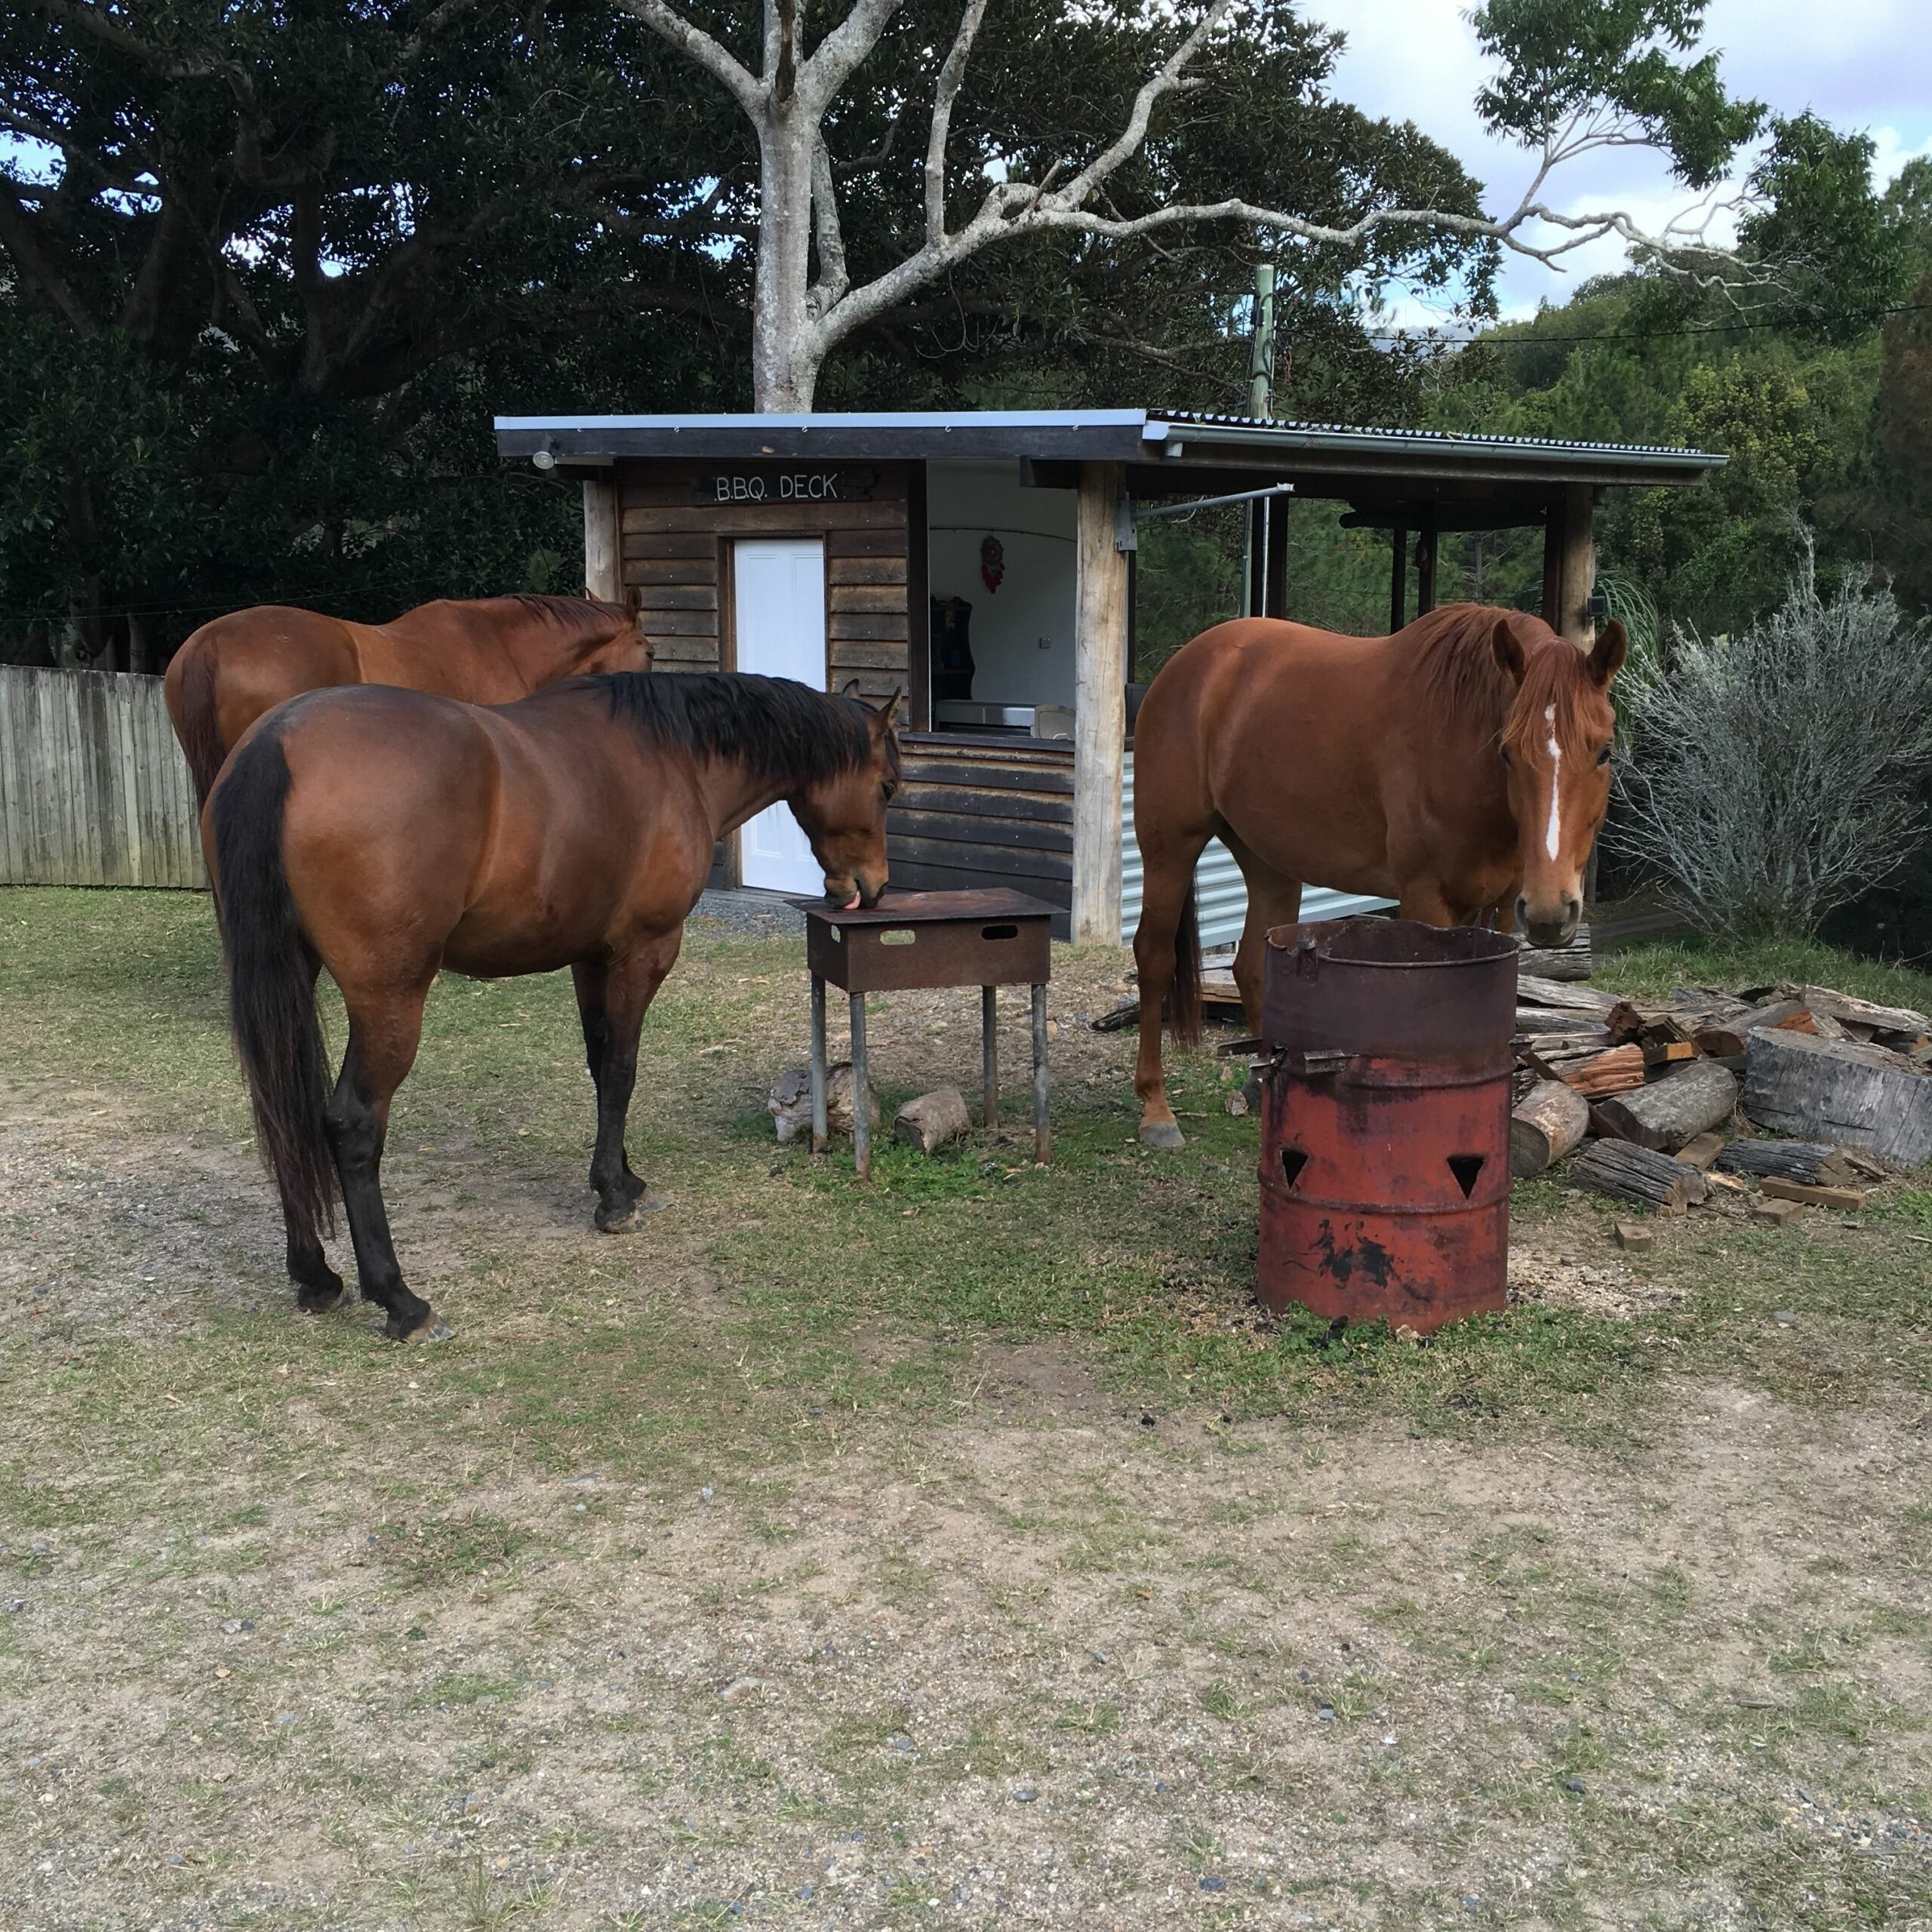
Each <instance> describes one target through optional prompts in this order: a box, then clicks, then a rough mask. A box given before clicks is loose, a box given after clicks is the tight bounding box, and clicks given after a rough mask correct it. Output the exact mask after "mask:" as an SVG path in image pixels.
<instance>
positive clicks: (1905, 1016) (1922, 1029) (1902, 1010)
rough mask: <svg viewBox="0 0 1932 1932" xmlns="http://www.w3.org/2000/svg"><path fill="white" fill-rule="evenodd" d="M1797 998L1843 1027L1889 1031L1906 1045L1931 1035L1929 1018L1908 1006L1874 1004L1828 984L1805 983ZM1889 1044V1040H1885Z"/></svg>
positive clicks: (1931, 1028)
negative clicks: (1835, 990) (1827, 1015)
mask: <svg viewBox="0 0 1932 1932" xmlns="http://www.w3.org/2000/svg"><path fill="white" fill-rule="evenodd" d="M1798 997H1799V998H1801V1000H1803V1001H1804V1004H1806V1005H1807V1006H1808V1007H1809V1008H1810V1009H1811V1011H1813V1012H1814V1013H1829V1014H1830V1015H1831V1017H1832V1018H1833V1019H1834V1020H1838V1022H1839V1023H1841V1024H1842V1025H1844V1026H1863V1027H1866V1028H1868V1029H1869V1030H1870V1031H1871V1032H1874V1033H1890V1034H1894V1035H1897V1036H1898V1037H1899V1038H1902V1039H1903V1040H1904V1041H1906V1042H1907V1044H1914V1043H1916V1042H1917V1041H1920V1040H1922V1039H1924V1038H1926V1036H1927V1035H1928V1034H1932V1019H1928V1018H1927V1017H1926V1016H1925V1015H1924V1014H1922V1013H1915V1012H1914V1011H1912V1008H1910V1007H1909V1006H1878V1005H1875V1004H1873V1003H1872V1001H1870V1000H1869V999H1857V998H1854V997H1853V996H1852V995H1850V993H1841V992H1833V991H1832V989H1831V988H1830V987H1829V986H1805V987H1803V988H1801V989H1800V991H1799V993H1798ZM1885 1044H1887V1046H1890V1044H1893V1042H1892V1041H1890V1040H1887V1041H1886V1042H1885Z"/></svg>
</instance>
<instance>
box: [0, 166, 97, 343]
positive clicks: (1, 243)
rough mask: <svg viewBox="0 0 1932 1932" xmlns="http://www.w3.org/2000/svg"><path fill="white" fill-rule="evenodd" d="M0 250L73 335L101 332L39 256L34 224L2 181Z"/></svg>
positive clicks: (62, 279) (59, 276) (63, 280)
mask: <svg viewBox="0 0 1932 1932" xmlns="http://www.w3.org/2000/svg"><path fill="white" fill-rule="evenodd" d="M0 248H4V249H5V251H6V252H7V254H8V258H9V260H11V261H12V263H13V264H14V272H16V273H17V275H19V276H20V278H21V279H22V280H23V281H25V282H26V283H28V284H29V285H31V286H32V287H33V288H37V289H38V291H40V293H41V294H42V297H44V298H45V300H46V301H47V303H48V305H49V306H51V308H52V309H54V312H55V313H56V314H57V315H59V316H60V319H61V320H62V321H64V322H65V323H66V325H67V326H68V327H69V328H70V329H72V331H74V333H75V334H76V335H78V336H79V337H82V338H83V339H85V338H86V337H88V336H91V335H95V334H98V333H99V332H100V324H99V323H98V322H97V321H95V320H94V316H93V315H91V313H90V312H89V311H88V306H87V304H86V303H85V302H83V301H82V300H81V298H80V297H79V296H78V295H77V294H75V292H74V290H73V288H72V285H71V284H69V281H67V279H66V277H65V276H64V275H62V274H61V272H60V270H59V269H57V268H56V267H55V266H54V264H53V263H51V262H50V261H49V260H48V259H47V257H46V256H45V255H44V254H42V252H41V248H40V244H39V242H38V240H37V239H36V238H35V235H34V232H33V224H32V223H31V222H30V221H29V220H27V218H26V211H25V210H23V208H21V206H20V199H19V197H18V196H17V195H16V194H15V193H14V189H13V184H12V183H11V182H8V181H5V180H0Z"/></svg>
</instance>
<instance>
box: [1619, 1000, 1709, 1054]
mask: <svg viewBox="0 0 1932 1932" xmlns="http://www.w3.org/2000/svg"><path fill="white" fill-rule="evenodd" d="M1604 1025H1605V1026H1607V1027H1608V1028H1609V1029H1610V1037H1611V1038H1612V1039H1613V1040H1618V1041H1623V1040H1638V1041H1641V1042H1642V1043H1643V1044H1644V1045H1645V1046H1647V1047H1662V1046H1670V1045H1675V1044H1678V1043H1679V1042H1681V1043H1682V1044H1685V1045H1688V1044H1690V1041H1692V1040H1693V1039H1694V1038H1696V1037H1697V1025H1696V1016H1694V1015H1693V1014H1684V1013H1680V1012H1679V1011H1677V1009H1676V1008H1674V1007H1669V1006H1653V1005H1650V1004H1647V1003H1646V1002H1644V1001H1641V1000H1631V999H1625V1000H1619V1001H1617V1004H1616V1005H1614V1007H1612V1008H1611V1010H1610V1017H1608V1018H1607V1020H1605V1021H1604Z"/></svg>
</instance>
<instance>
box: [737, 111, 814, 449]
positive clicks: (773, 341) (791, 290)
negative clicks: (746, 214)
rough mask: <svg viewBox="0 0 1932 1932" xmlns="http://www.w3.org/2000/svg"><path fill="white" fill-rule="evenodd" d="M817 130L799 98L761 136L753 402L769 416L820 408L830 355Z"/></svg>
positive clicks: (771, 118)
mask: <svg viewBox="0 0 1932 1932" xmlns="http://www.w3.org/2000/svg"><path fill="white" fill-rule="evenodd" d="M816 140H817V128H816V127H815V126H814V125H811V123H810V122H809V121H808V117H807V116H806V115H805V113H804V110H803V109H801V107H800V106H799V103H798V98H797V97H796V96H795V95H794V96H792V97H791V98H790V99H789V100H774V101H772V102H771V104H770V106H768V108H767V109H766V111H765V115H764V122H763V125H761V127H760V128H759V129H758V175H759V180H758V275H757V278H756V281H755V283H754V284H753V293H752V401H753V405H754V407H755V408H756V409H757V410H758V413H759V414H761V415H763V416H784V415H795V414H796V415H802V414H804V412H805V411H808V410H809V409H810V408H811V406H812V396H813V394H814V391H815V390H816V389H817V386H818V372H819V367H820V362H821V361H822V360H823V352H821V351H820V349H819V347H818V346H817V334H818V331H817V329H816V328H814V326H813V325H814V320H815V318H814V316H813V315H811V309H810V305H809V303H808V300H807V297H808V291H809V290H810V288H811V245H812V150H813V146H814V143H815V142H816Z"/></svg>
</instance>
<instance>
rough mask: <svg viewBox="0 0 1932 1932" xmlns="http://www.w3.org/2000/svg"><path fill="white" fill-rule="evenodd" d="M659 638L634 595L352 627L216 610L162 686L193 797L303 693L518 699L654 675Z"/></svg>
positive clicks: (287, 615) (306, 615)
mask: <svg viewBox="0 0 1932 1932" xmlns="http://www.w3.org/2000/svg"><path fill="white" fill-rule="evenodd" d="M649 669H651V644H650V642H649V641H648V639H647V638H645V635H644V634H643V632H641V630H640V629H638V609H637V599H636V598H635V595H632V598H631V599H630V600H629V601H628V602H626V603H623V604H607V603H605V602H604V601H601V599H599V598H592V597H540V596H537V595H535V594H534V593H528V594H526V593H518V594H516V595H512V596H508V597H478V598H448V597H445V598H438V599H437V600H436V601H435V602H434V603H432V604H419V605H417V607H416V608H415V609H414V610H413V611H404V613H403V614H402V615H401V617H392V619H390V620H389V622H388V623H386V624H355V623H350V622H349V620H348V619H347V618H346V617H325V616H324V615H323V614H321V612H320V611H303V610H298V609H297V608H295V607H294V605H285V604H258V605H255V606H254V608H252V609H250V610H247V611H231V612H230V613H229V615H228V616H226V617H217V618H216V619H215V620H214V621H213V622H212V623H206V624H204V625H202V627H201V629H199V630H198V631H196V632H195V633H194V634H193V635H192V636H191V637H190V638H189V639H188V641H187V642H186V643H185V644H184V645H182V647H181V648H180V650H179V651H177V652H176V653H175V654H174V657H173V658H172V659H171V660H170V662H169V664H168V675H167V676H166V678H165V679H164V680H163V681H162V690H163V693H164V695H165V697H166V698H167V700H168V717H169V718H171V720H172V721H173V722H174V735H175V737H177V738H178V739H180V741H181V749H182V750H183V752H185V753H186V755H187V759H188V769H189V771H190V773H192V775H193V777H194V780H195V804H197V805H202V804H206V803H207V802H208V788H209V787H210V786H212V785H213V784H214V779H215V774H216V773H217V772H218V771H220V769H221V767H222V761H223V759H225V758H226V757H227V755H228V754H229V751H230V750H231V749H233V747H234V746H236V745H237V744H238V743H240V742H241V739H242V733H243V732H244V731H246V730H247V729H248V727H249V726H250V725H251V724H254V721H255V720H256V719H257V718H259V717H260V716H261V715H262V714H263V712H266V711H272V710H273V709H275V706H277V705H278V704H281V703H286V702H287V700H289V699H290V698H292V697H299V696H300V694H302V693H303V691H325V690H328V689H329V688H332V687H334V686H336V685H402V686H404V687H405V688H407V689H408V690H411V691H438V692H440V693H441V694H442V695H443V696H444V697H454V698H460V699H462V700H463V701H464V702H465V703H468V704H509V703H514V702H515V700H517V699H518V698H520V697H528V696H529V695H530V694H531V692H532V691H540V690H541V689H542V688H543V686H545V685H553V684H555V683H557V682H558V681H559V680H560V679H561V678H581V677H584V676H586V675H589V674H590V673H592V672H601V671H648V670H649Z"/></svg>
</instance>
